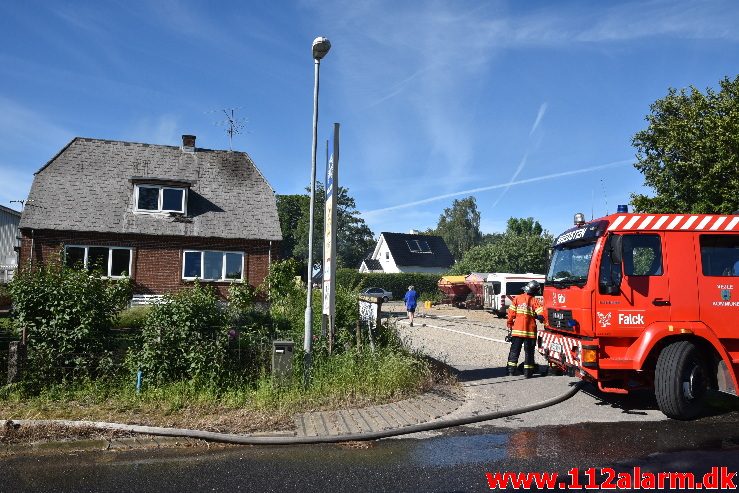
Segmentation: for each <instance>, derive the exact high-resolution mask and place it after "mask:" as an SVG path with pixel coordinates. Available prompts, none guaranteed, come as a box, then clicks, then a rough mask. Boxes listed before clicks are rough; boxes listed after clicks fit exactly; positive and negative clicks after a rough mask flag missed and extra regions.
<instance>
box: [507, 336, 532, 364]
mask: <svg viewBox="0 0 739 493" xmlns="http://www.w3.org/2000/svg"><path fill="white" fill-rule="evenodd" d="M521 345H523V367H524V368H534V346H536V339H534V338H531V337H515V336H514V337H511V351H510V352H509V353H508V366H516V365H517V364H518V355H519V354H521Z"/></svg>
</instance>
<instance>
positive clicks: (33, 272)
mask: <svg viewBox="0 0 739 493" xmlns="http://www.w3.org/2000/svg"><path fill="white" fill-rule="evenodd" d="M9 289H10V293H11V295H12V297H13V302H14V306H15V319H16V325H17V326H18V327H21V328H24V329H25V330H26V334H27V340H28V365H27V369H26V372H25V375H26V376H27V378H28V379H30V380H32V381H35V382H38V383H41V384H44V385H46V384H49V383H53V382H58V381H63V380H68V379H70V378H80V377H96V376H99V375H102V374H109V373H110V372H111V365H112V360H111V358H110V352H109V349H110V346H109V344H110V342H111V341H110V336H111V328H112V327H113V325H114V323H115V320H116V317H117V314H118V312H119V311H120V310H121V308H123V306H124V305H125V304H126V303H127V302H128V300H129V298H130V297H131V282H130V280H129V279H120V280H109V279H105V278H103V277H102V276H101V275H100V273H99V272H89V271H86V270H78V269H71V268H68V267H65V266H63V265H60V264H59V263H51V264H47V265H39V266H34V267H33V268H27V269H21V270H20V271H19V272H17V273H16V276H15V278H14V279H13V281H12V282H11V283H10V285H9Z"/></svg>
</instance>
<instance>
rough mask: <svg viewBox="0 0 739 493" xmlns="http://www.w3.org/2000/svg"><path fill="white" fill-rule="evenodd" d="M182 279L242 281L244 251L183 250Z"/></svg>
mask: <svg viewBox="0 0 739 493" xmlns="http://www.w3.org/2000/svg"><path fill="white" fill-rule="evenodd" d="M182 279H185V280H195V279H202V280H203V281H243V280H244V252H223V251H213V250H185V251H183V253H182Z"/></svg>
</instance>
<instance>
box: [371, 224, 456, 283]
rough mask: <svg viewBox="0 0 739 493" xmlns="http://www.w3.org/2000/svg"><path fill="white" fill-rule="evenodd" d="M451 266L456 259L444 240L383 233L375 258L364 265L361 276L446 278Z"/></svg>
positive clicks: (413, 234) (378, 241) (414, 234)
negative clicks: (378, 274) (384, 275)
mask: <svg viewBox="0 0 739 493" xmlns="http://www.w3.org/2000/svg"><path fill="white" fill-rule="evenodd" d="M452 265H454V257H452V254H451V252H449V248H448V247H447V246H446V243H445V242H444V239H443V238H442V237H441V236H433V235H422V234H417V233H415V232H411V233H408V234H405V233H380V239H379V240H377V245H375V250H374V251H373V252H372V256H371V257H369V258H367V259H365V260H364V261H362V265H361V266H360V267H359V272H385V273H397V272H414V273H429V274H444V273H446V272H447V271H448V270H449V268H450V267H451V266H452Z"/></svg>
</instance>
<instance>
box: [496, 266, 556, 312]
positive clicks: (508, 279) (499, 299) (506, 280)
mask: <svg viewBox="0 0 739 493" xmlns="http://www.w3.org/2000/svg"><path fill="white" fill-rule="evenodd" d="M529 281H538V282H539V283H540V284H541V285H542V288H543V287H544V275H543V274H532V273H530V272H529V273H526V274H511V273H509V272H496V273H493V274H490V275H488V278H487V279H486V280H485V284H484V286H483V309H485V310H486V311H488V312H490V313H494V314H496V315H497V316H499V317H505V316H506V310H508V307H509V306H510V305H511V300H512V299H513V297H514V296H516V295H517V294H521V293H523V287H524V286H526V285H527V284H528V283H529ZM538 298H539V300H540V301H543V298H542V297H541V296H539V297H538Z"/></svg>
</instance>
